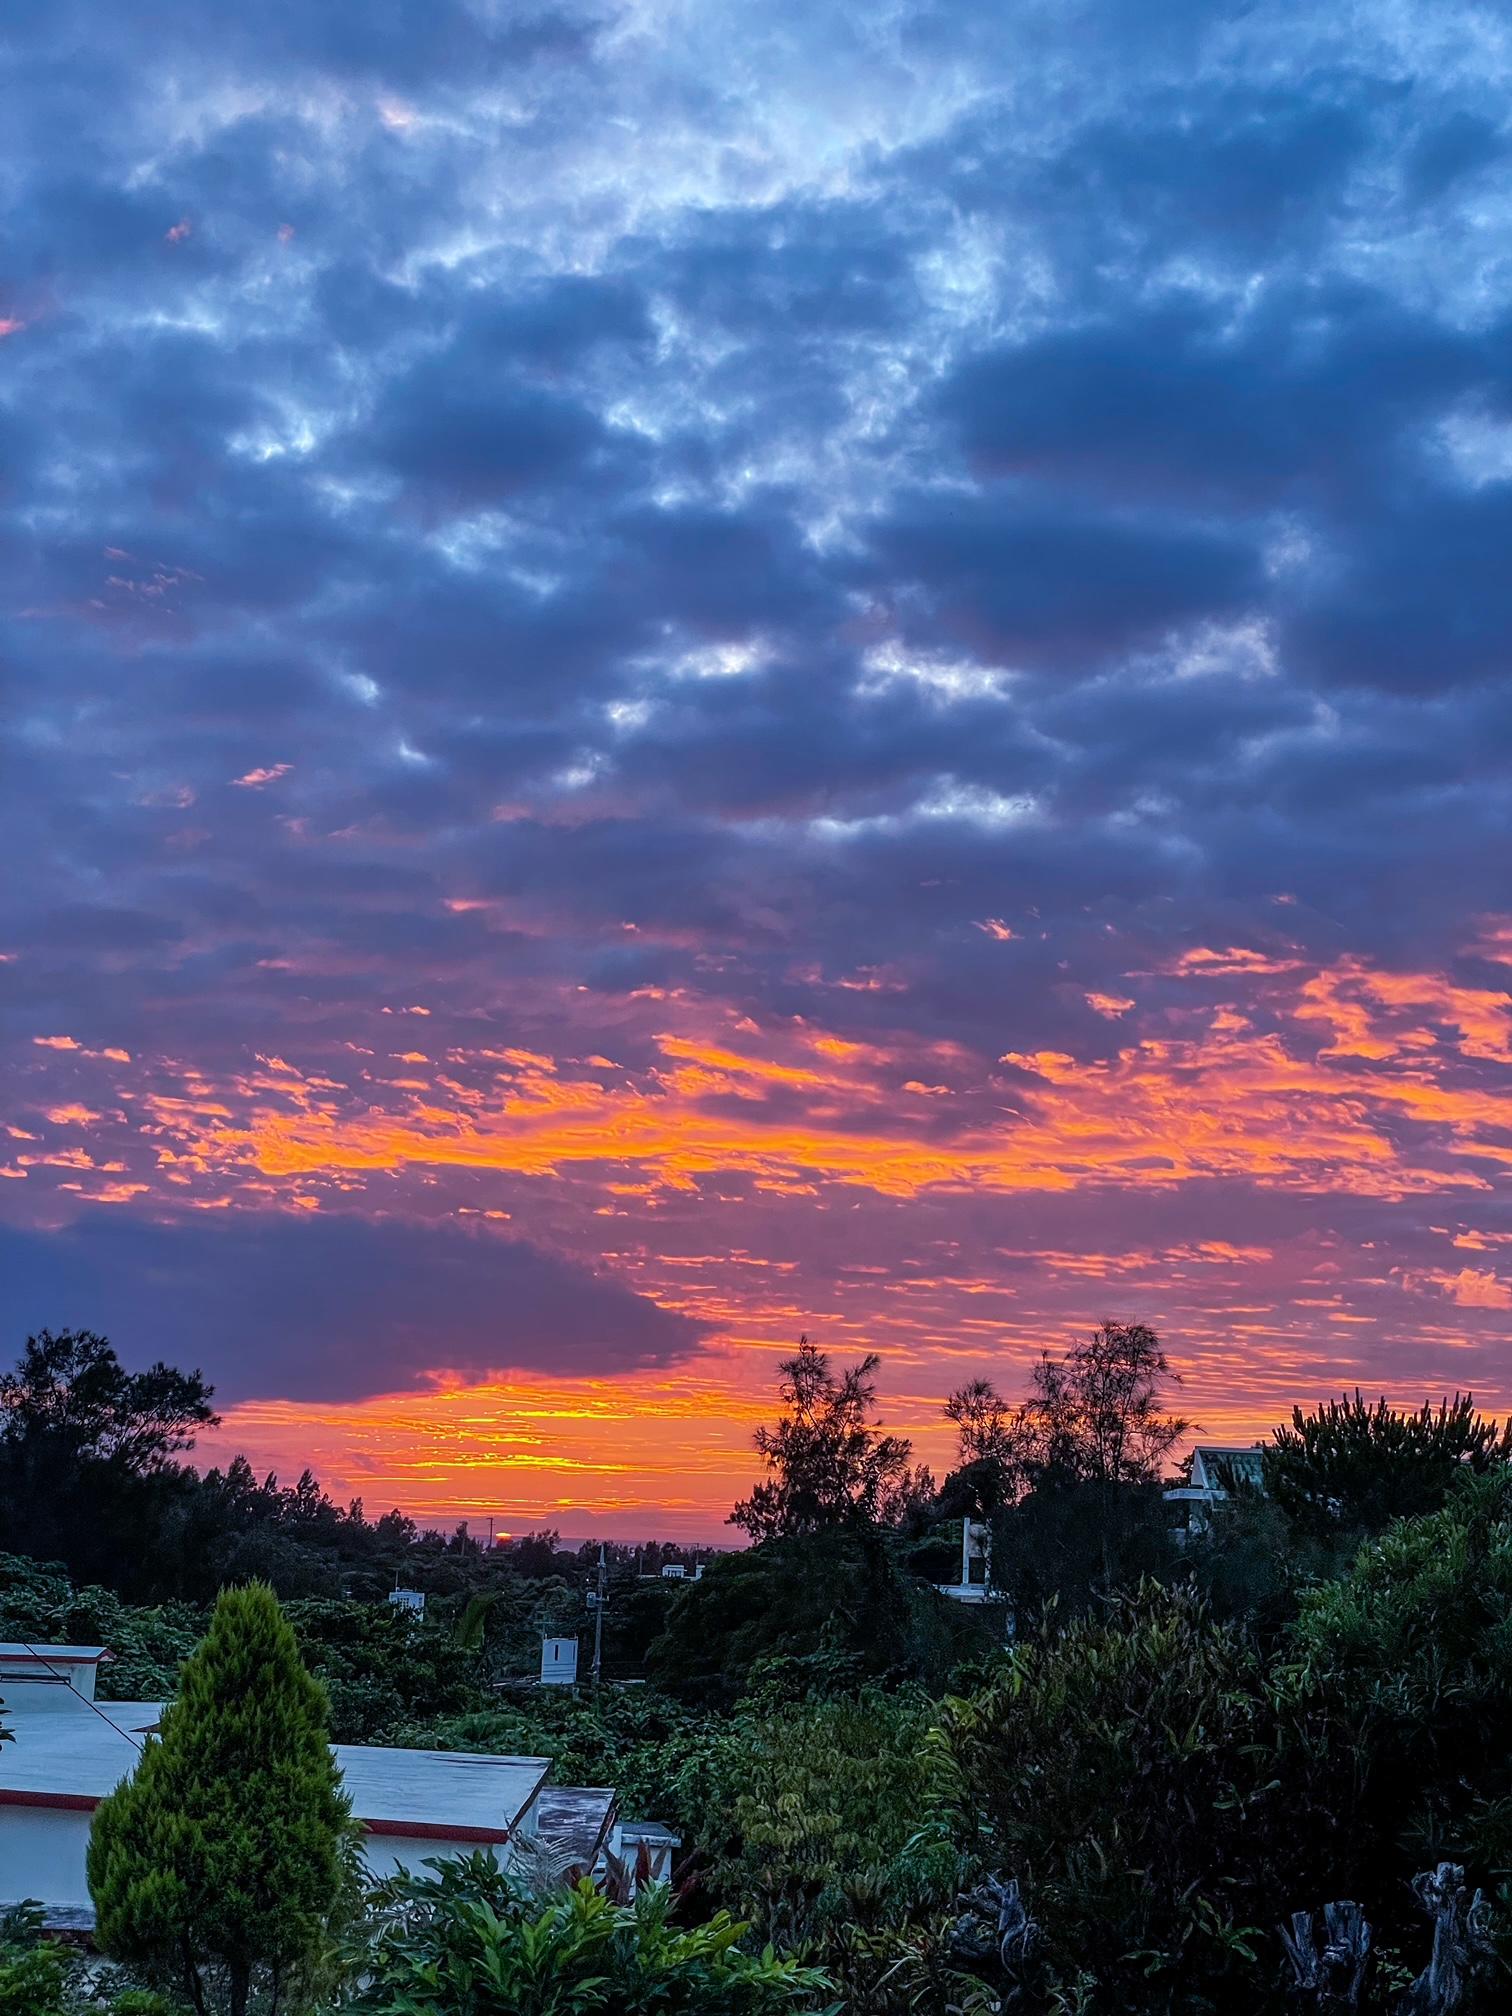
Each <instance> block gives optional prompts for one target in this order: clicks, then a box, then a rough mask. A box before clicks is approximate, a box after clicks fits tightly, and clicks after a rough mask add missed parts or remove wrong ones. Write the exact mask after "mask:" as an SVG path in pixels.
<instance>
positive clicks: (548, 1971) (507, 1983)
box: [346, 1855, 827, 2016]
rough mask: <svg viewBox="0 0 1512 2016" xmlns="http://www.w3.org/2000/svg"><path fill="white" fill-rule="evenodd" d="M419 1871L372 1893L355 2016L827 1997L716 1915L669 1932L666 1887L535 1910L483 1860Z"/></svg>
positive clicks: (789, 1963)
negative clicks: (745, 1944)
mask: <svg viewBox="0 0 1512 2016" xmlns="http://www.w3.org/2000/svg"><path fill="white" fill-rule="evenodd" d="M429 1866H430V1868H431V1870H432V1872H433V1874H432V1876H430V1877H413V1876H399V1877H395V1878H392V1879H391V1880H390V1881H389V1882H387V1883H385V1884H382V1885H380V1886H378V1887H377V1889H376V1890H375V1891H374V1892H373V1893H372V1898H371V1902H372V1907H373V1911H374V1919H373V1922H372V1925H371V1928H370V1930H369V1932H368V1935H367V1937H366V1938H365V1939H364V1941H363V1942H362V1944H361V1945H360V1946H359V1947H358V1949H357V1950H356V1951H355V1952H354V1953H353V1954H352V1956H351V1966H350V1969H349V1973H348V1979H349V1981H350V1982H351V1984H352V1985H351V1987H350V1990H349V1994H348V1999H347V2002H346V2007H347V2008H348V2009H350V2010H352V2011H355V2012H360V2016H417V2012H420V2011H444V2012H445V2016H653V2012H654V2016H779V2012H788V2011H797V2010H811V2009H814V2008H816V2007H817V2006H819V2005H820V2002H821V1998H822V1997H823V1995H824V1993H825V1990H826V1987H827V1984H826V1982H825V1981H824V1979H823V1977H822V1976H820V1975H818V1974H817V1973H815V1972H814V1971H813V1970H812V1969H809V1968H804V1967H800V1966H799V1965H798V1964H797V1963H796V1962H795V1961H793V1960H780V1959H778V1958H777V1957H776V1956H775V1955H774V1954H772V1953H771V1952H770V1951H768V1952H765V1953H762V1954H760V1955H759V1956H753V1955H751V1954H748V1953H745V1952H743V1951H742V1950H741V1948H740V1945H739V1943H738V1942H739V1940H740V1937H741V1934H742V1932H743V1931H744V1929H745V1928H744V1927H743V1926H741V1925H739V1924H738V1923H735V1922H732V1921H731V1920H730V1919H729V1918H727V1917H725V1916H724V1915H723V1914H722V1913H721V1914H720V1915H718V1916H716V1917H715V1918H712V1919H711V1920H710V1921H709V1922H708V1923H707V1924H704V1925H695V1926H691V1927H689V1928H687V1929H683V1928H680V1927H677V1926H675V1925H673V1924H672V1923H671V1920H670V1893H669V1892H668V1891H667V1890H666V1889H665V1888H664V1887H663V1886H659V1885H651V1886H650V1887H648V1888H647V1889H645V1890H643V1891H642V1892H641V1894H640V1895H639V1896H638V1897H637V1899H636V1901H635V1903H634V1904H633V1905H617V1904H611V1903H610V1902H609V1901H608V1899H607V1898H605V1897H603V1896H602V1895H600V1894H599V1892H597V1891H596V1890H595V1889H594V1888H593V1886H592V1885H591V1884H589V1883H586V1882H585V1883H582V1884H579V1885H578V1887H577V1888H576V1889H575V1890H568V1891H564V1892H562V1893H561V1895H560V1896H558V1897H555V1898H552V1899H551V1900H549V1901H548V1902H545V1903H542V1902H540V1901H539V1900H530V1899H527V1898H525V1897H524V1896H522V1895H521V1894H520V1893H519V1892H518V1891H516V1890H515V1889H514V1888H513V1887H512V1885H511V1884H510V1882H509V1879H508V1876H507V1875H506V1874H505V1873H504V1872H503V1871H501V1870H500V1869H499V1867H498V1865H497V1863H495V1862H494V1861H493V1860H492V1858H491V1857H488V1856H484V1855H474V1856H471V1857H469V1858H466V1859H459V1860H452V1861H437V1862H434V1863H432V1864H430V1865H429Z"/></svg>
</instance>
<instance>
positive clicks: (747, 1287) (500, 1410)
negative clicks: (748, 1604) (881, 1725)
mask: <svg viewBox="0 0 1512 2016" xmlns="http://www.w3.org/2000/svg"><path fill="white" fill-rule="evenodd" d="M7 34H8V37H9V38H10V44H11V50H10V62H9V74H8V78H7V80H6V82H5V91H6V96H7V104H6V111H5V121H6V131H7V145H6V147H5V149H4V153H3V158H0V203H3V206H4V211H5V221H4V231H3V237H0V582H3V612H4V619H5V636H4V641H3V649H0V681H3V698H0V737H3V748H0V775H3V813H0V816H3V820H4V826H5V832H4V848H5V858H6V861H7V866H8V873H7V874H6V876H5V878H4V889H5V893H4V911H3V916H0V958H3V964H0V988H3V990H4V998H5V1024H4V1026H5V1047H4V1056H3V1062H4V1073H5V1076H4V1101H3V1107H0V1117H3V1121H4V1123H5V1134H4V1137H3V1138H0V1149H3V1151H4V1153H3V1155H0V1176H3V1177H5V1178H8V1179H10V1180H8V1181H5V1182H3V1183H0V1316H3V1319H4V1324H5V1333H6V1338H7V1340H8V1341H7V1342H6V1345H5V1352H6V1355H9V1353H10V1352H11V1351H12V1350H14V1349H15V1348H17V1347H19V1344H20V1342H21V1340H22V1338H23V1337H24V1336H25V1334H26V1332H27V1330H28V1329H34V1328H37V1327H40V1326H42V1325H44V1324H50V1325H52V1326H53V1327H61V1326H63V1325H67V1324H88V1325H91V1326H93V1327H97V1328H101V1329H104V1330H106V1331H108V1332H109V1334H110V1335H111V1336H112V1338H113V1339H114V1340H115V1341H116V1343H117V1345H118V1346H119V1348H120V1349H121V1351H122V1353H123V1355H124V1356H126V1357H127V1358H128V1359H130V1360H132V1361H133V1362H140V1361H145V1360H146V1359H148V1358H150V1357H153V1356H156V1355H158V1354H160V1353H161V1354H165V1355H167V1356H169V1357H170V1358H173V1359H176V1360H177V1361H179V1362H186V1363H199V1364H201V1365H202V1366H203V1367H204V1368H205V1370H206V1371H207V1373H209V1374H210V1375H211V1376H213V1378H214V1379H215V1381H216V1383H217V1387H218V1390H219V1394H220V1396H221V1399H222V1400H223V1401H224V1402H225V1403H226V1407H227V1424H226V1428H225V1431H224V1433H223V1435H222V1436H221V1437H220V1438H219V1440H218V1441H217V1443H216V1444H215V1445H214V1447H215V1449H216V1451H217V1453H218V1452H219V1451H220V1450H221V1449H224V1448H229V1447H232V1446H238V1447H246V1448H247V1449H248V1450H249V1451H250V1452H251V1453H252V1454H253V1455H254V1457H255V1458H256V1459H257V1460H258V1461H259V1462H264V1463H267V1464H271V1465H275V1466H276V1467H278V1468H279V1469H280V1471H282V1472H288V1471H292V1470H297V1469H298V1468H299V1467H300V1466H301V1465H303V1464H304V1463H305V1462H306V1461H309V1462H311V1463H313V1464H314V1465H315V1467H316V1468H317V1469H318V1470H319V1472H320V1474H321V1476H322V1478H323V1479H324V1480H325V1481H327V1482H328V1483H329V1484H330V1485H331V1486H332V1487H333V1488H335V1489H336V1490H338V1491H339V1492H341V1493H343V1494H344V1493H346V1492H349V1491H360V1492H361V1493H362V1494H363V1495H364V1497H365V1498H366V1500H367V1501H368V1503H369V1504H370V1505H374V1504H384V1505H386V1504H389V1503H392V1502H394V1501H396V1500H397V1501H398V1502H400V1503H402V1504H404V1505H405V1506H406V1507H408V1508H410V1509H413V1510H417V1511H420V1512H422V1513H424V1512H434V1513H437V1514H440V1513H443V1512H444V1513H450V1514H452V1515H456V1514H458V1513H469V1514H473V1515H481V1514H485V1513H488V1512H496V1513H498V1514H500V1515H501V1516H502V1518H503V1520H504V1522H505V1523H506V1524H508V1523H515V1524H525V1523H530V1522H531V1521H535V1520H540V1519H543V1518H549V1519H551V1520H553V1521H554V1522H555V1523H557V1524H559V1525H562V1526H563V1527H564V1528H565V1529H566V1530H568V1531H575V1532H587V1531H592V1530H608V1531H621V1532H634V1531H645V1530H652V1529H654V1530H657V1531H661V1532H683V1533H716V1532H717V1531H718V1530H719V1522H720V1520H721V1518H722V1516H723V1512H724V1510H725V1508H726V1507H727V1506H728V1504H729V1502H730V1500H731V1498H732V1496H733V1495H734V1493H735V1491H736V1490H737V1489H738V1488H741V1487H743V1486H744V1485H745V1484H746V1483H747V1482H748V1481H749V1476H750V1472H751V1467H752V1466H751V1460H750V1457H749V1453H748V1445H749V1435H750V1430H751V1426H752V1424H753V1422H754V1421H755V1420H757V1419H759V1418H760V1416H761V1413H762V1411H763V1408H764V1407H765V1406H766V1404H767V1394H768V1391H769V1389H770V1386H771V1382H772V1379H773V1376H774V1367H775V1363H776V1360H777V1358H778V1357H779V1356H780V1355H781V1353H782V1352H783V1351H784V1350H785V1349H787V1348H789V1347H790V1346H791V1344H792V1342H793V1340H794V1339H795V1337H796V1336H797V1334H798V1332H799V1331H800V1330H807V1331H809V1332H810V1334H812V1335H814V1336H815V1337H816V1338H817V1339H818V1340H819V1341H821V1342H822V1343H824V1344H826V1345H829V1346H831V1347H833V1348H834V1349H835V1350H837V1351H838V1352H840V1353H841V1354H845V1353H848V1352H850V1351H852V1350H855V1349H859V1348H861V1347H862V1346H874V1347H875V1348H876V1349H878V1350H879V1351H880V1352H881V1353H882V1354H883V1357H884V1372H883V1389H884V1394H885V1397H886V1401H887V1410H886V1411H887V1418H888V1420H889V1422H890V1424H891V1425H894V1426H896V1427H899V1428H905V1429H907V1430H909V1431H911V1432H913V1433H914V1434H915V1435H916V1437H917V1439H918V1441H919V1443H920V1445H921V1448H922V1449H923V1451H924V1453H925V1454H927V1455H928V1456H930V1457H931V1458H932V1459H933V1460H935V1461H936V1462H937V1463H938V1462H939V1461H940V1460H941V1459H942V1458H943V1457H944V1455H945V1453H946V1442H945V1438H944V1436H943V1435H942V1434H941V1432H940V1429H939V1426H938V1408H939V1403H940V1400H941V1398H942V1396H943V1395H944V1394H945V1393H946V1392H947V1391H948V1390H949V1388H950V1387H951V1386H952V1385H954V1384H957V1383H959V1381H960V1380H961V1379H962V1378H964V1377H967V1376H970V1375H973V1374H975V1373H978V1372H982V1371H989V1370H990V1371H993V1372H994V1373H995V1375H996V1376H997V1377H998V1379H999V1381H1000V1383H1001V1384H1002V1385H1003V1386H1004V1387H1005V1388H1006V1389H1007V1390H1009V1391H1010V1392H1012V1391H1017V1390H1019V1389H1020V1388H1021V1386H1022V1382H1023V1379H1024V1376H1025V1372H1026V1368H1027V1367H1028V1366H1029V1365H1030V1364H1031V1363H1032V1362H1033V1359H1034V1357H1035V1355H1036V1354H1037V1352H1038V1351H1039V1349H1040V1348H1041V1347H1042V1346H1044V1345H1046V1344H1049V1345H1052V1346H1053V1345H1057V1344H1059V1343H1061V1342H1062V1341H1063V1340H1064V1339H1065V1338H1066V1337H1067V1336H1068V1335H1069V1334H1070V1333H1071V1332H1073V1331H1074V1330H1075V1329H1077V1328H1078V1327H1081V1326H1084V1325H1087V1324H1089V1323H1091V1322H1094V1321H1096V1320H1098V1319H1099V1318H1102V1317H1104V1316H1114V1317H1137V1318H1140V1319H1143V1320H1146V1321H1150V1322H1153V1323H1154V1324H1156V1326H1157V1327H1158V1328H1159V1329H1160V1331H1161V1333H1162V1335H1163V1336H1164V1338H1165V1339H1166V1341H1167V1343H1168V1345H1169V1347H1170V1349H1171V1351H1172V1353H1173V1355H1174V1356H1175V1358H1176V1359H1177V1361H1178V1363H1179V1364H1180V1367H1181V1369H1182V1372H1183V1374H1184V1376H1185V1380H1186V1386H1187V1396H1186V1397H1187V1405H1188V1407H1189V1409H1190V1411H1191V1412H1192V1413H1194V1414H1195V1415H1196V1417H1197V1418H1198V1419H1199V1420H1200V1421H1201V1422H1202V1423H1203V1425H1204V1426H1205V1427H1207V1428H1208V1429H1209V1430H1210V1431H1212V1432H1215V1433H1221V1434H1224V1435H1235V1434H1243V1435H1248V1434H1251V1433H1254V1432H1257V1431H1259V1430H1260V1429H1262V1428H1263V1427H1265V1426H1266V1425H1267V1424H1268V1423H1269V1422H1271V1421H1272V1420H1274V1419H1276V1418H1277V1417H1278V1415H1279V1414H1281V1413H1282V1412H1283V1411H1284V1410H1285V1409H1286V1408H1288V1407H1289V1406H1290V1403H1291V1401H1292V1400H1293V1399H1294V1398H1314V1397H1317V1396H1318V1395H1321V1394H1323V1393H1325V1392H1327V1391H1328V1390H1330V1389H1333V1390H1337V1389H1338V1388H1340V1387H1341V1386H1345V1385H1349V1386H1352V1385H1353V1384H1355V1383H1356V1382H1359V1383H1360V1384H1362V1385H1364V1386H1366V1387H1368V1388H1372V1389H1376V1390H1380V1389H1385V1390H1386V1391H1388V1392H1390V1393H1391V1394H1393V1395H1394V1396H1397V1397H1399V1398H1403V1399H1411V1400H1414V1401H1415V1400H1417V1399H1418V1398H1420V1397H1422V1395H1423V1394H1424V1393H1425V1392H1431V1393H1434V1394H1437V1393H1438V1392H1439V1391H1440V1390H1441V1389H1444V1388H1449V1389H1452V1388H1454V1387H1456V1386H1458V1387H1465V1386H1467V1385H1468V1386H1473V1387H1474V1388H1475V1390H1476V1391H1477V1393H1478V1394H1480V1395H1482V1396H1483V1397H1484V1399H1485V1400H1486V1401H1487V1402H1488V1403H1492V1404H1499V1405H1512V1362H1509V1358H1508V1353H1507V1348H1506V1344H1505V1341H1504V1340H1505V1337H1506V1332H1507V1328H1508V1321H1509V1311H1512V999H1509V995H1508V987H1509V985H1512V877H1509V856H1508V838H1509V833H1508V828H1509V810H1512V792H1509V778H1508V751H1509V749H1512V654H1509V638H1512V564H1509V563H1512V237H1509V230H1508V221H1509V216H1512V151H1509V130H1512V129H1509V127H1508V124H1507V118H1506V106H1507V103H1508V93H1509V87H1512V29H1509V26H1508V23H1507V18H1506V15H1505V13H1504V11H1503V10H1501V9H1499V8H1495V7H1489V6H1488V7H1476V6H1469V5H1457V4H1453V0H1444V4H1435V5H1431V6H1428V7H1423V6H1422V5H1412V6H1409V5H1406V4H1402V5H1397V4H1392V0H1360V4H1357V5H1354V6H1351V7H1338V6H1323V5H1310V6H1309V5H1304V6H1297V5H1292V6H1285V5H1277V6H1271V5H1266V4H1261V5H1252V6H1242V7H1241V6H1235V7H1225V6H1222V5H1215V4H1212V0H1168V4H1165V5H1163V6H1160V7H1158V8H1151V7H1149V6H1147V5H1143V4H1135V0H1082V4H1076V0H1071V4H1067V0H1053V4H1051V0H1044V4H1039V0H1026V4H1021V5H1017V6H1014V7H1012V8H998V7H991V6H984V5H982V4H981V0H864V4H863V0H843V4H842V0H772V4H768V5H763V6H760V7H752V6H750V5H748V4H744V0H623V4H617V0H602V4H598V0H590V4H588V5H584V6H578V5H576V4H575V0H571V4H564V5H546V6H542V7H541V8H539V9H538V10H532V9H531V8H530V7H529V6H528V5H526V4H523V0H428V4H426V5H425V6H419V5H408V6H406V5H403V4H400V0H371V4H366V5H363V6H356V7H354V6H350V5H337V4H331V0H272V4H269V5H267V6H264V7H258V8H251V9H249V8H232V7H229V6H225V7H223V6H219V5H215V4H211V0H158V4H155V5H154V6H152V7H150V8H145V7H142V8H130V7H113V8H112V7H106V6H103V5H101V4H99V0H87V4H85V0H46V4H42V0H20V4H19V5H13V6H12V8H11V9H10V10H9V17H8V23H7Z"/></svg>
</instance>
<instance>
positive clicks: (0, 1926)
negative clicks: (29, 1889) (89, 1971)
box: [0, 1904, 77, 2016]
mask: <svg viewBox="0 0 1512 2016" xmlns="http://www.w3.org/2000/svg"><path fill="white" fill-rule="evenodd" d="M76 1966H77V1963H76V1962H75V1961H74V1960H73V1959H72V1958H71V1956H70V1955H69V1954H68V1953H67V1952H66V1951H65V1949H64V1948H63V1947H61V1946H59V1945H56V1944H55V1943H54V1942H52V1941H51V1940H48V1939H45V1938H44V1937H43V1935H42V1914H41V1911H40V1910H39V1909H38V1908H37V1906H36V1905H30V1904H23V1905H19V1906H17V1907H16V1908H15V1909H13V1910H11V1911H7V1912H5V1913H3V1914H0V2016H60V2012H61V2010H62V2008H63V2004H64V1999H65V1997H66V1995H67V1993H68V1988H69V1983H70V1978H71V1976H72V1975H73V1974H74V1972H75V1971H76Z"/></svg>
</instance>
